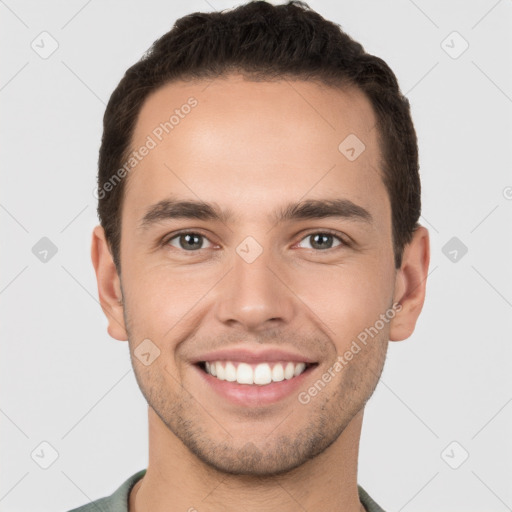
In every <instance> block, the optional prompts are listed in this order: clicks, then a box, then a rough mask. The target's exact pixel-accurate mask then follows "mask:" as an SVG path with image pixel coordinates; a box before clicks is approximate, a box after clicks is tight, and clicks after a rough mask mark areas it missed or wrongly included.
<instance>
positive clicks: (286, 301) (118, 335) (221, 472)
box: [92, 75, 430, 512]
mask: <svg viewBox="0 0 512 512" xmlns="http://www.w3.org/2000/svg"><path fill="white" fill-rule="evenodd" d="M190 96H194V97H195V98H196V99H197V100H198V105H197V106H196V107H195V108H194V109H193V110H192V111H191V113H190V114H189V115H188V116H186V117H185V118H184V119H183V120H181V122H180V124H179V125H178V126H176V127H175V128H174V129H173V131H172V132H171V133H170V134H169V135H167V136H166V137H165V138H164V140H163V141H162V142H161V143H159V144H158V146H157V147H156V148H155V149H153V150H152V151H151V152H150V153H149V154H148V155H147V156H146V157H145V158H144V159H143V160H142V161H141V162H140V163H139V164H138V165H137V167H136V169H135V170H134V171H132V172H131V174H130V175H129V177H128V182H127V188H126V190H125V202H124V206H123V211H122V231H121V267H122V274H121V276H119V275H118V273H117V271H116V268H115V266H114V263H113V259H112V255H111V253H110V251H109V246H108V244H107V242H106V240H105V235H104V232H103V229H102V228H101V227H100V226H97V227H96V228H95V229H94V232H93V238H92V260H93V264H94V268H95V271H96V276H97V282H98V293H99V297H100V302H101V305H102V308H103V310H104V312H105V314H106V316H107V318H108V322H109V323H108V332H109V334H110V335H111V336H112V337H113V338H115V339H117V340H122V341H124V340H128V341H129V347H130V353H131V356H132V364H133V368H134V372H135V375H136V378H137V382H138V384H139V386H140V389H141V391H142V393H143V394H144V396H145V398H146V400H147V402H148V421H149V463H148V468H147V472H146V475H145V476H144V478H143V479H142V480H140V481H139V482H138V483H137V485H136V486H135V488H134V489H133V490H132V492H131V495H130V504H129V506H130V511H134V510H136V511H137V512H141V511H144V510H152V511H153V512H159V511H164V510H165V511H166V512H169V511H178V510H180V511H186V510H189V509H190V510H193V509H191V507H195V509H197V510H199V511H201V512H203V511H204V512H207V511H218V510H225V511H235V510H237V511H238V510H240V509H241V508H243V510H244V511H246V512H252V511H268V510H280V511H282V512H287V511H290V512H291V511H294V512H295V511H296V510H297V509H298V508H300V507H303V509H304V510H308V511H310V512H313V511H319V510H322V511H323V512H329V511H333V512H334V511H337V512H339V511H347V512H349V511H350V512H355V511H360V510H364V509H363V507H362V505H361V503H360V502H359V498H358V493H357V461H358V450H359V439H360V435H361V427H362V421H363V414H364V406H365V404H366V402H367V400H368V399H369V398H370V396H371V395H372V393H373V391H374V389H375V386H376V385H377V382H378V379H379V377H380V374H381V371H382V368H383V365H384V361H385V357H386V352H387V347H388V342H389V341H399V340H403V339H406V338H408V337H409V336H410V335H411V334H412V332H413V330H414V327H415V324H416V320H417V318H418V316H419V314H420V311H421V309H422V306H423V302H424V298H425V285H426V277H427V272H428V265H429V258H430V255H429V236H428V231H427V230H426V229H425V228H424V227H423V226H420V227H419V228H418V229H417V230H416V231H415V234H414V237H413V240H412V242H411V243H410V244H409V245H407V246H406V248H405V251H404V256H403V262H402V266H401V268H400V269H395V267H394V261H393V247H392V238H391V233H392V230H391V227H392V226H391V205H390V202H389V197H388V194H387V191H386V189H385V187H384V184H383V183H382V177H381V175H380V172H379V171H378V169H379V168H380V162H379V160H380V149H379V146H378V141H377V130H376V129H375V128H374V127H375V122H376V117H375V115H374V112H373V110H372V107H371V105H370V103H369V101H368V100H367V99H366V97H365V96H364V95H363V94H362V93H361V92H360V91H358V90H354V89H352V90H344V91H341V90H339V89H334V88H330V87H327V86H325V85H320V84H317V83H313V82H305V81H293V82H291V81H285V80H281V81H278V82H258V83H255V82H250V81H248V80H245V79H244V78H243V77H241V76H239V75H230V76H229V77H224V78H222V79H216V80H213V81H211V82H204V81H199V82H194V83H182V82H176V83H173V84H168V85H166V86H164V87H163V88H161V89H160V90H158V91H156V92H155V93H153V94H152V95H151V96H150V97H149V98H148V100H147V101H146V102H145V104H144V105H143V107H142V110H141V112H140V116H139V118H138V121H137V125H136V129H135V133H134V136H133V140H132V143H133V144H132V146H133V148H138V147H140V145H142V144H143V143H144V141H145V140H146V137H147V135H148V134H151V132H152V130H154V128H155V126H157V125H158V124H159V123H160V122H162V121H164V120H166V119H167V118H168V115H169V114H168V112H172V111H173V110H174V109H175V108H179V107H180V105H182V104H184V103H186V101H187V98H189V97H190ZM350 133H353V134H356V135H357V137H358V138H359V139H360V140H361V141H363V142H364V144H365V146H366V149H365V150H364V151H363V153H361V155H360V156H359V157H358V158H357V159H356V160H355V161H352V162H351V161H349V160H348V159H347V158H346V157H345V156H344V155H343V154H342V153H341V152H340V151H339V150H338V145H339V144H340V142H341V141H342V140H343V139H344V138H345V137H346V136H347V135H348V134H350ZM171 193H172V194H173V196H174V197H177V198H179V199H192V200H197V199H201V200H203V201H206V202H215V203H216V204H217V205H218V206H219V207H221V208H229V209H231V210H233V211H234V212H235V213H236V218H235V219H234V220H233V221H231V222H229V223H222V222H214V221H202V220H195V219H192V220H190V219H181V220H179V219H170V220H166V221H163V222H160V223H158V224H157V225H153V226H152V227H151V228H150V229H148V230H147V231H141V230H139V229H138V225H139V223H140V220H141V218H142V217H143V215H144V213H145V212H146V209H147V208H148V207H149V206H150V205H152V204H154V203H156V202H158V201H159V200H161V199H164V198H166V197H167V196H168V195H169V194H171ZM333 198H346V199H350V200H351V201H352V202H354V203H355V204H357V205H360V206H362V207H363V208H365V209H367V210H368V211H369V212H370V214H371V216H372V218H373V222H372V223H371V224H369V223H365V222H361V221H357V220H354V219H339V218H325V219H318V220H300V221H297V220H294V221H289V222H284V223H282V224H276V223H275V222H271V221H269V220H268V218H267V214H268V212H270V211H272V210H273V209H274V208H277V207H279V206H281V205H283V204H286V203H288V202H295V201H299V200H304V199H333ZM182 229H186V230H189V232H192V233H198V232H199V234H201V235H204V237H206V238H201V239H200V240H201V241H202V248H201V249H199V250H197V249H195V250H194V249H190V248H188V247H189V246H187V245H180V238H179V237H177V238H174V239H173V241H172V245H170V244H169V243H167V245H166V244H165V243H164V244H162V245H158V242H159V241H162V240H164V239H165V237H166V236H167V235H172V234H173V233H174V232H176V231H178V230H182ZM325 229H329V230H334V231H335V232H336V233H339V235H340V239H337V238H336V237H334V238H333V239H332V241H331V242H330V243H331V244H332V247H331V248H329V247H328V246H326V245H324V246H323V247H327V248H322V247H320V248H318V246H314V245H313V244H314V239H313V237H312V236H307V235H313V234H315V233H322V230H325ZM247 236H252V237H253V238H254V239H255V240H257V242H258V243H259V244H260V246H261V247H262V248H263V252H262V254H261V255H260V256H259V257H258V258H257V259H256V260H255V261H253V262H252V263H250V264H249V263H247V262H246V261H245V260H244V259H243V258H241V257H240V256H239V254H238V253H237V252H236V248H237V246H238V245H239V244H240V242H242V241H243V240H244V239H245V238H246V237H247ZM347 237H350V238H347ZM168 238H169V236H167V239H168ZM341 240H346V241H347V240H351V241H352V244H351V245H345V244H343V243H342V242H341ZM164 241H166V240H164ZM201 241H200V242H199V243H201ZM315 247H316V248H315ZM194 251H195V252H194ZM191 253H193V254H191ZM393 303H400V304H401V310H400V312H399V313H396V315H395V316H394V318H393V319H392V320H391V321H390V322H389V323H385V326H384V328H382V329H381V330H380V331H379V333H378V335H377V336H375V337H374V338H373V339H371V341H369V342H368V343H367V344H366V345H364V346H363V345H361V346H362V349H361V351H360V352H359V353H357V355H354V357H353V359H352V360H351V361H350V362H349V363H348V364H347V365H346V366H345V367H344V368H343V369H342V370H341V371H340V372H337V373H336V377H334V378H333V379H332V381H331V382H330V383H329V384H328V385H327V386H325V388H324V389H323V390H322V391H321V392H319V393H318V394H317V395H316V396H315V397H313V398H312V399H311V401H310V402H309V403H308V404H301V403H300V402H299V401H298V399H297V393H292V395H291V396H289V397H286V398H285V399H283V400H280V401H279V402H277V403H274V404H272V405H269V406H261V407H254V408H241V407H239V406H235V405H233V404H231V403H230V402H228V401H226V400H225V399H223V398H222V397H220V396H219V395H218V394H216V393H215V392H214V391H213V390H212V389H211V388H210V387H209V386H207V385H205V384H204V382H203V381H202V380H201V379H200V378H199V376H198V374H197V371H196V369H195V368H193V367H192V363H191V360H192V359H193V358H194V357H196V356H199V355H201V354H204V353H205V352H207V351H209V350H214V349H220V348H224V347H233V346H235V345H238V346H239V345H241V344H245V345H246V346H247V347H249V348H251V347H256V349H259V348H261V346H262V345H263V346H267V347H279V348H284V349H290V350H292V351H294V352H299V353H301V354H304V355H305V356H307V357H310V358H312V359H314V360H315V361H317V362H318V367H317V368H316V369H315V370H314V372H313V373H311V374H310V376H309V378H308V380H307V384H304V386H303V387H302V388H301V389H300V391H304V390H307V389H308V388H309V387H311V385H312V384H313V383H314V382H316V381H317V379H319V378H321V376H322V374H324V373H325V372H327V370H328V369H329V368H330V367H332V365H333V364H334V362H335V361H336V358H337V356H338V355H343V354H344V353H345V352H346V351H347V350H348V349H349V347H350V345H351V343H352V341H353V340H355V339H356V337H357V335H358V334H359V333H361V332H362V331H364V329H365V328H368V327H370V326H373V325H374V324H375V322H376V320H378V319H379V315H380V314H383V313H385V312H386V311H388V310H389V309H390V308H391V306H392V304H393ZM147 338H149V339H150V340H151V341H152V342H153V343H154V344H155V345H156V346H158V348H159V350H160V356H159V357H158V358H156V359H155V360H154V361H153V362H152V363H151V364H150V365H148V366H145V365H144V364H142V363H141V362H140V361H139V360H138V359H137V358H136V357H134V350H135V348H136V347H137V346H138V345H139V343H141V341H142V340H144V339H147ZM299 504H300V506H299Z"/></svg>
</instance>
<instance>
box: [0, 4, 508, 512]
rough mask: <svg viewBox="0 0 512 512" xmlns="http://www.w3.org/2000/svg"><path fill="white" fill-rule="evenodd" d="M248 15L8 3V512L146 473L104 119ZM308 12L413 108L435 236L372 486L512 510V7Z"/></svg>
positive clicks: (368, 443)
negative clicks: (136, 82) (147, 61)
mask: <svg viewBox="0 0 512 512" xmlns="http://www.w3.org/2000/svg"><path fill="white" fill-rule="evenodd" d="M238 3H239V2H235V1H220V0H209V1H208V2H207V1H205V0H188V1H186V2H169V1H163V0H160V1H157V0H154V1H149V2H142V1H138V2H135V1H129V2H126V1H125V2H121V1H103V2H101V1H99V0H92V1H91V0H89V1H85V0H73V1H68V2H57V1H48V2H36V1H25V2H19V1H18V2H16V1H15V0H6V1H0V23H1V28H0V52H1V59H2V60H1V62H2V64H1V66H2V73H1V77H0V101H1V102H2V122H1V128H0V129H1V149H0V150H1V164H2V165H1V167H2V171H3V176H2V187H1V189H0V218H1V226H2V230H3V236H2V240H3V244H2V250H1V256H0V257H1V274H0V304H1V311H2V323H1V325H2V336H1V344H2V346H1V350H2V355H1V358H0V379H1V382H0V392H1V408H0V413H1V414H0V427H1V429H2V435H1V438H0V443H1V454H2V455H1V456H2V464H1V466H0V509H1V510H2V511H7V510H9V511H12V512H16V511H27V510H39V511H59V510H60V511H64V510H68V509H70V508H72V507H76V506H78V505H81V504H84V503H86V502H88V501H90V500H92V499H97V498H99V497H101V496H104V495H107V494H111V493H112V492H113V491H114V490H115V489H116V488H117V486H118V485H120V484H121V483H122V482H123V481H124V480H125V479H126V478H128V476H130V475H131V474H133V473H135V472H136V471H138V470H139V469H142V468H145V467H146V464H147V451H148V442H147V415H146V409H147V407H146V403H145V401H144V399H143V397H142V395H141V393H140V391H139V389H138V387H137V384H136V381H135V377H134V375H133V372H132V369H131V365H130V360H129V354H128V345H127V343H123V342H118V341H115V340H112V339H111V338H110V337H109V336H108V334H107V332H106V325H107V323H106V320H105V318H104V316H103V313H102V311H101V309H100V307H99V304H98V302H97V292H96V282H95V277H94V272H93V267H92V264H91V262H90V239H91V231H92V228H93V227H94V225H95V224H96V223H97V219H96V214H95V207H96V201H95V199H94V197H93V195H92V190H93V188H94V186H95V173H96V162H97V152H98V148H99V142H100V136H101V130H102V127H101V120H102V116H103V112H104V108H105V104H106V102H107V101H108V98H109V96H110V94H111V92H112V91H113V89H114V88H115V86H116V85H117V83H118V81H119V80H120V78H121V76H122V74H123V73H124V71H125V70H126V68H128V67H129V66H130V65H131V64H133V63H134V62H135V61H136V60H137V59H139V58H140V57H141V56H142V54H143V52H144V51H145V50H146V49H147V48H148V47H149V46H150V44H151V43H152V42H153V41H154V40H155V39H157V38H158V37H160V36H161V35H162V34H163V33H164V32H166V31H167V30H169V29H170V28H171V26H172V24H173V22H174V20H175V19H177V18H178V17H180V16H182V15H184V14H187V13H189V12H193V11H197V10H201V11H211V10H214V9H216V10H220V9H223V8H226V7H232V6H234V5H237V4H238ZM278 3H280V2H278ZM309 5H310V6H311V7H312V8H314V9H315V10H318V11H319V12H320V13H321V14H323V15H324V16H325V17H327V18H329V19H332V20H333V21H335V22H337V23H339V24H340V25H341V26H342V27H343V29H345V30H346V31H347V32H348V33H349V34H350V35H352V36H353V37H354V38H356V39H357V40H359V41H360V42H361V43H362V44H363V45H364V46H365V48H366V50H367V51H369V52H370V53H374V54H376V55H378V56H380V57H382V58H383V59H385V60H386V61H387V62H388V63H389V65H390V66H391V67H392V69H393V70H394V71H395V73H396V75H397V77H398V79H399V82H400V84H401V87H402V90H403V92H404V93H405V94H406V95H407V97H408V98H409V99H410V102H411V105H412V111H413V118H414V121H415V126H416V130H417V133H418V137H419V141H420V158H421V175H422V182H423V216H422V222H423V224H424V225H425V226H426V227H428V228H429V230H430V235H431V245H432V259H431V267H430V276H429V280H428V286H427V297H426V302H425V306H424V311H423V313H422V315H421V316H420V319H419V322H418V324H417V328H416V331H415V333H414V335H413V336H412V337H411V338H410V339H409V340H406V341H403V342H397V343H391V345H390V349H389V352H388V359H387V364H386V367H385V370H384V373H383V375H382V380H381V382H380V383H379V385H378V387H377V389H376V391H375V394H374V395H373V397H372V398H371V400H370V402H369V403H368V405H367V408H366V414H365V423H364V426H363V432H362V438H361V449H360V461H359V478H358V480H359V483H360V484H361V485H363V486H364V487H365V488H366V490H367V491H368V492H369V493H370V495H371V496H372V497H373V498H374V499H375V500H376V501H377V502H378V503H379V504H380V505H381V506H382V507H383V508H384V509H386V510H389V511H391V510H396V511H402V510H403V511H406V512H407V511H427V510H428V511H433V510H439V511H441V510H443V511H446V510H451V511H469V510H486V511H488V512H490V511H497V512H499V511H505V510H512V486H511V485H510V483H511V480H512V436H511V435H510V432H511V427H512V404H511V401H512V385H511V384H512V377H511V376H510V373H511V372H510V360H511V357H512V349H511V344H510V339H511V334H510V333H511V330H512V322H511V318H512V315H511V313H512V309H511V308H512V276H511V270H510V262H511V261H512V242H511V240H512V230H511V225H512V222H511V220H512V173H511V160H512V157H511V153H510V148H511V145H512V144H511V142H512V139H511V135H512V116H511V114H512V66H511V62H512V60H511V54H512V51H511V43H512V36H511V33H512V30H511V28H512V24H511V22H512V1H510V0H501V1H496V0H485V1H484V0H479V1H473V2H467V1H466V2H463V1H450V2H445V1H444V2H443V1H440V0H439V1H431V2H427V1H420V0H417V1H415V2H413V1H412V0H402V1H395V2H390V1H360V0H358V1H355V0H354V1H345V2H339V1H338V2H334V1H317V0H310V2H309ZM43 31H47V32H48V33H49V34H51V38H53V39H55V40H56V41H57V43H58V48H57V50H56V51H55V52H54V53H53V54H52V55H50V56H48V58H42V57H41V56H40V53H41V52H42V51H43V50H45V51H49V50H50V49H51V44H52V42H51V39H50V38H49V36H40V34H41V32H43ZM454 31H456V32H458V33H459V34H460V37H459V36H457V35H453V34H452V33H453V32H454ZM42 38H46V39H44V41H43V42H41V39H42ZM462 38H463V39H462ZM464 40H465V41H467V43H468V44H469V47H468V48H467V50H466V51H464V52H463V53H462V54H460V55H458V54H459V53H460V51H461V50H463V49H464V44H465V43H464ZM33 41H34V43H32V42H33ZM443 41H445V42H444V43H443ZM31 44H33V45H34V46H35V47H36V48H37V50H38V51H39V53H37V52H36V51H35V50H34V49H33V48H32V47H31ZM37 45H39V46H37ZM43 47H44V48H43ZM43 237H47V238H48V239H49V240H51V242H52V243H53V244H54V245H55V247H56V248H57V253H56V254H54V255H52V252H51V250H50V252H48V253H47V254H46V261H41V260H40V258H41V257H42V258H43V259H44V256H43V255H44V254H45V253H44V252H42V253H41V252H40V251H44V250H45V247H46V246H45V245H44V244H47V243H48V242H47V241H43V242H40V239H41V238H43ZM452 237H456V238H457V240H455V242H451V243H452V244H455V245H454V246H453V247H452V246H451V245H448V246H446V244H447V243H448V242H449V241H450V240H451V239H452ZM38 242H39V244H42V245H36V244H38ZM461 243H463V244H464V245H465V246H466V247H467V248H468V252H467V254H465V255H463V256H462V252H461V250H460V248H461ZM34 246H36V249H34V250H33V247H34ZM41 247H42V249H41ZM443 248H444V252H443ZM454 248H455V250H457V251H458V252H457V260H456V261H453V258H454V254H455V253H453V252H451V254H450V251H453V250H454ZM46 249H48V248H47V247H46ZM34 253H35V254H34ZM445 253H446V254H445ZM454 441H455V444H451V443H453V442H454ZM43 442H46V443H49V444H50V445H51V446H52V447H53V449H52V448H50V447H49V446H48V445H46V444H43V445H41V443H43ZM447 447H448V449H446V448H447ZM52 450H56V452H57V453H58V458H57V459H56V460H55V461H54V462H53V463H52V460H53V459H52V453H53V452H52ZM466 452H467V454H469V457H468V458H467V460H465V461H463V460H464V457H465V455H466ZM462 461H463V462H462ZM461 462H462V464H461ZM50 463H51V465H49V467H48V468H47V469H43V468H42V467H41V465H48V464H50ZM451 466H453V467H451ZM455 466H458V468H457V469H454V467H455Z"/></svg>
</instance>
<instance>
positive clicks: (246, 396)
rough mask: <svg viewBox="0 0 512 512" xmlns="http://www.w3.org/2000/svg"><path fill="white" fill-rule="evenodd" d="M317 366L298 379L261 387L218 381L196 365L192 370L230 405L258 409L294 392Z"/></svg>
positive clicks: (310, 368) (311, 367)
mask: <svg viewBox="0 0 512 512" xmlns="http://www.w3.org/2000/svg"><path fill="white" fill-rule="evenodd" d="M317 366H318V365H317V364H315V365H313V366H309V367H308V368H306V370H304V371H303V372H302V373H301V374H300V375H299V376H298V377H293V378H291V379H288V380H287V379H285V380H282V381H281V382H271V383H270V384H265V385H263V386H260V385H257V384H239V383H238V382H236V381H235V382H229V381H227V380H219V379H217V377H213V376H212V375H210V374H209V373H206V372H205V371H204V370H203V369H201V368H200V367H199V366H197V365H194V368H195V369H196V371H198V372H199V374H200V375H201V378H203V379H204V381H205V382H206V383H207V384H208V385H209V386H211V387H212V388H213V390H214V391H215V392H216V393H218V394H219V395H221V396H222V397H224V398H226V399H227V400H229V401H230V402H231V403H233V404H235V405H239V406H243V407H258V406H263V405H270V404H273V403H276V402H278V401H279V400H282V399H283V398H286V397H287V396H290V395H291V394H293V393H294V392H296V391H297V389H298V388H299V387H300V386H301V385H303V384H304V382H305V381H306V379H308V378H309V376H310V374H311V373H312V371H313V370H314V369H315V368H316V367H317Z"/></svg>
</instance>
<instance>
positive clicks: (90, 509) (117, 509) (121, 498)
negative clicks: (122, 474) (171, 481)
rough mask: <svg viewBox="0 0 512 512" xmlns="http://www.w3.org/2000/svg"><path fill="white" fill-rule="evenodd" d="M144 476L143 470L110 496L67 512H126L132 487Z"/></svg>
mask: <svg viewBox="0 0 512 512" xmlns="http://www.w3.org/2000/svg"><path fill="white" fill-rule="evenodd" d="M145 474H146V470H145V469H141V470H140V471H137V473H135V474H133V475H132V476H130V477H129V478H128V479H127V480H125V481H124V482H123V483H122V484H121V485H120V486H119V487H118V488H117V489H116V490H115V491H114V492H113V493H112V494H111V495H110V496H105V497H103V498H99V499H97V500H95V501H91V502H90V503H87V504H85V505H82V506H80V507H78V508H74V509H72V510H69V511H68V512H128V498H129V496H130V491H131V489H132V487H133V486H134V485H135V484H136V483H137V482H138V481H139V480H140V479H141V478H142V477H143V476H144V475H145Z"/></svg>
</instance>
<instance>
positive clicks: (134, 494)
mask: <svg viewBox="0 0 512 512" xmlns="http://www.w3.org/2000/svg"><path fill="white" fill-rule="evenodd" d="M363 413H364V409H363V410H361V411H360V412H359V413H358V414H356V416H355V417H354V418H353V419H352V421H351V422H350V423H349V424H348V425H347V427H346V428H345V430H344V431H343V432H342V433H341V435H340V436H339V437H338V438H337V439H336V441H335V442H334V443H332V444H331V445H330V446H329V447H328V448H327V449H326V450H324V451H323V452H322V453H321V454H319V455H318V456H316V457H314V458H313V459H311V460H308V461H306V462H305V463H304V464H302V465H301V466H299V467H297V468H295V469H293V470H291V471H289V472H288V473H284V474H281V475H277V476H275V475H274V476H268V477H265V476H263V477H261V476H258V477H254V476H247V475H232V474H226V473H223V472H221V471H217V470H216V469H214V468H212V467H210V466H208V465H206V464H204V463H203V462H202V461H201V460H199V459H198V458H197V457H196V456H195V455H194V454H193V453H192V452H190V450H189V449H188V448H187V447H186V446H184V445H183V443H182V442H181V441H180V440H179V439H178V438H177V437H176V436H174V434H173V433H172V432H170V431H169V429H168V428H167V427H166V425H165V424H164V423H163V422H162V421H161V420H160V418H159V417H158V416H157V415H156V413H155V412H154V411H153V410H152V409H151V408H150V407H149V408H148V416H149V462H148V467H147V470H146V474H145V475H144V477H143V478H142V479H141V480H139V482H137V484H136V485H135V486H134V487H133V488H132V491H131V493H130V497H129V511H130V512H146V511H148V510H151V511H152V512H163V511H165V512H174V511H183V510H187V511H188V510H190V511H194V510H196V509H197V510H200V511H201V512H215V511H218V510H223V511H226V512H234V511H237V512H238V511H239V510H241V509H242V510H244V512H262V511H268V510H279V511H280V512H295V511H296V510H297V509H298V508H299V509H301V510H308V512H314V511H320V510H321V511H322V512H364V510H365V509H364V507H363V506H362V504H361V503H360V501H359V496H358V490H357V460H358V451H359V438H360V435H361V427H362V419H363Z"/></svg>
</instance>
